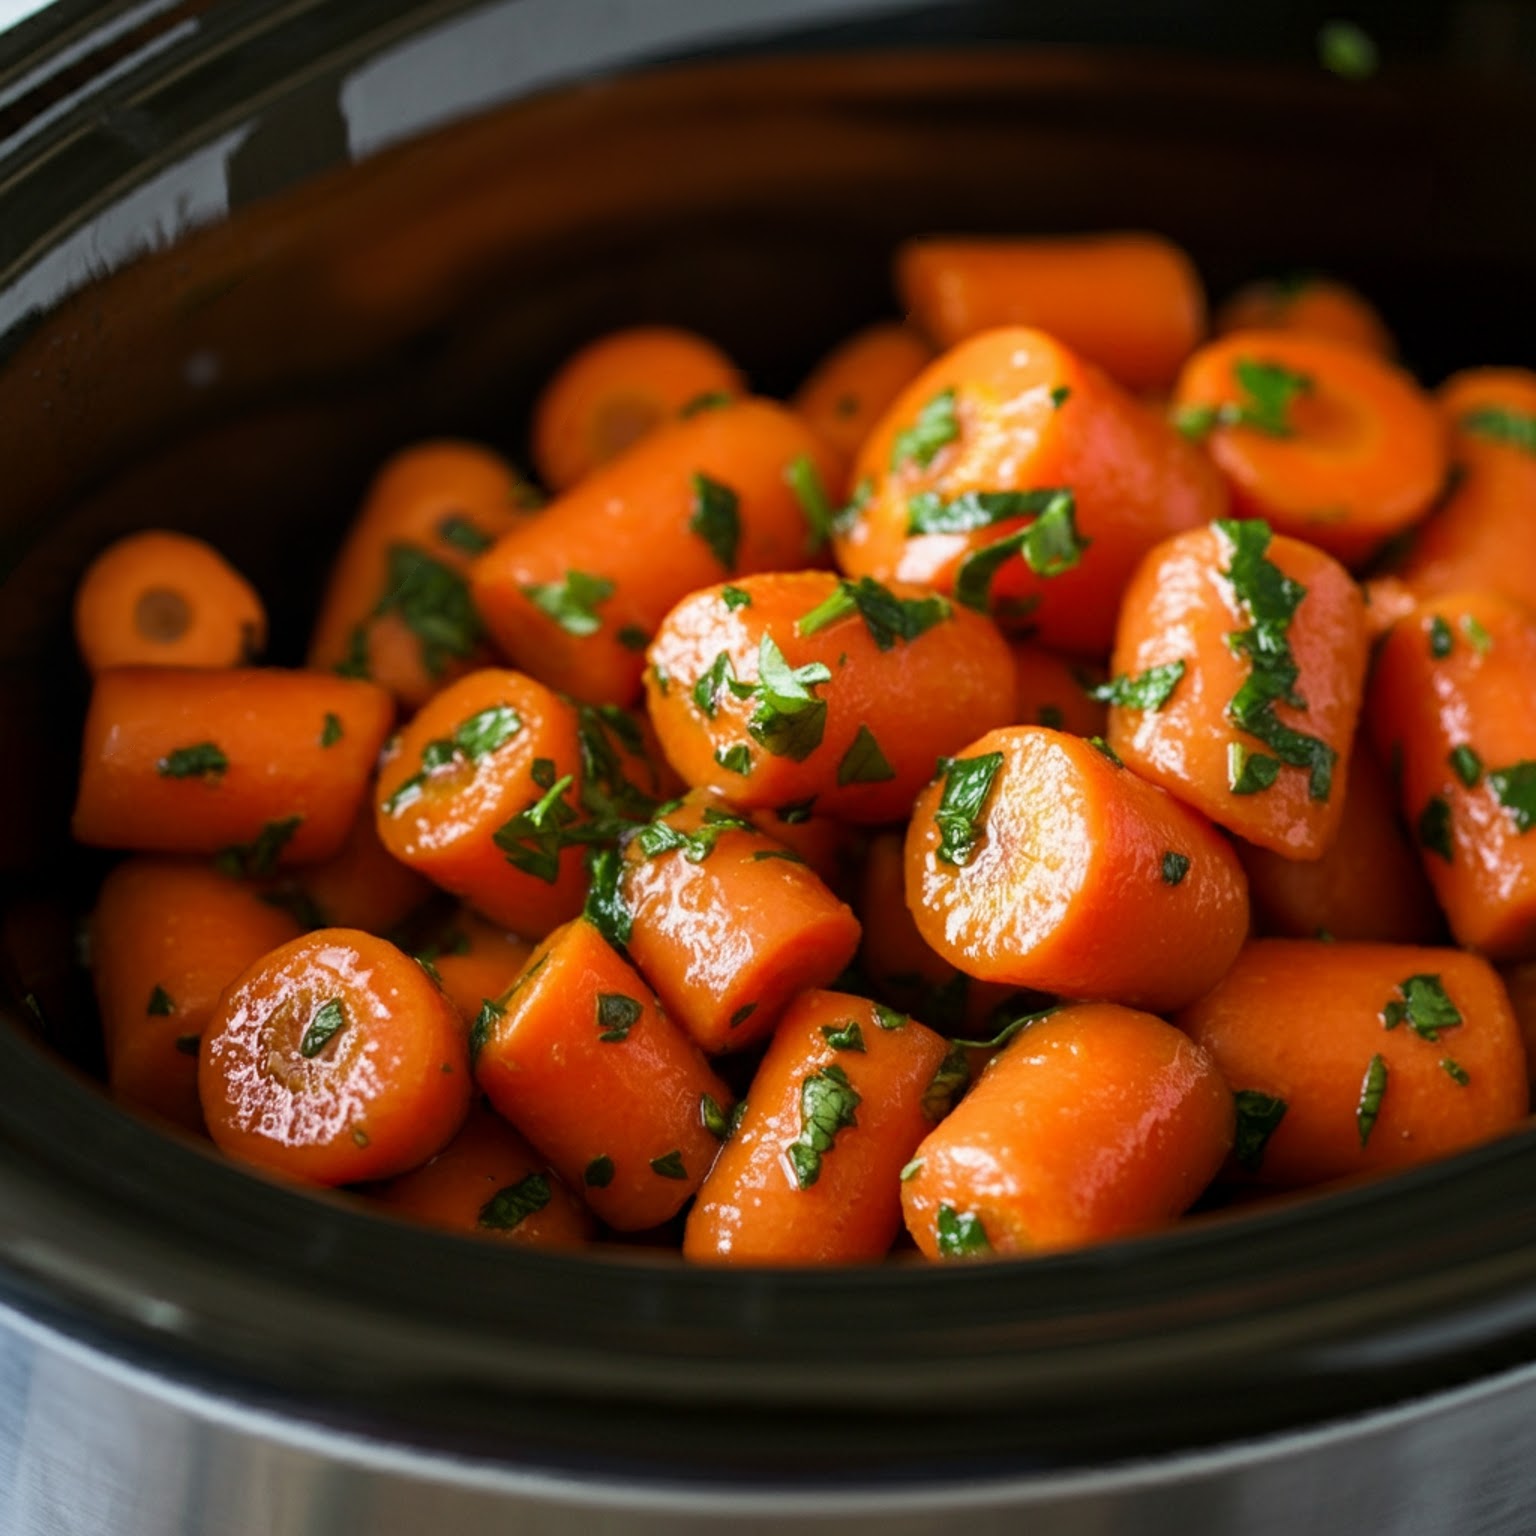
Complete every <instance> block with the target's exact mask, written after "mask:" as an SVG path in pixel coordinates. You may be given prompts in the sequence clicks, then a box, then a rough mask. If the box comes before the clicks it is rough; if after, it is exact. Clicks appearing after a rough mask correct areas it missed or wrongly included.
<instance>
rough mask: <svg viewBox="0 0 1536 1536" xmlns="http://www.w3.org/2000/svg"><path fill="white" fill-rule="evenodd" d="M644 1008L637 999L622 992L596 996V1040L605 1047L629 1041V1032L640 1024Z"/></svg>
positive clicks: (601, 993) (600, 993) (604, 993)
mask: <svg viewBox="0 0 1536 1536" xmlns="http://www.w3.org/2000/svg"><path fill="white" fill-rule="evenodd" d="M644 1012H645V1006H644V1004H642V1003H641V1002H640V1000H639V999H638V998H634V997H629V996H627V995H626V994H625V993H623V992H599V993H598V994H597V1029H598V1035H597V1038H598V1039H599V1040H601V1041H602V1042H603V1043H604V1044H605V1045H618V1044H620V1043H622V1042H623V1041H625V1040H627V1039H629V1032H630V1030H632V1029H633V1028H634V1027H635V1025H636V1024H638V1023H639V1022H640V1016H641V1015H642V1014H643V1013H644Z"/></svg>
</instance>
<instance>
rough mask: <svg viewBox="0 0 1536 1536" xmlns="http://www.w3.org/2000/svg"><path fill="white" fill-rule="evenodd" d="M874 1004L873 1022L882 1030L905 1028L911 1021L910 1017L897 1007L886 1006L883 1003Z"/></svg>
mask: <svg viewBox="0 0 1536 1536" xmlns="http://www.w3.org/2000/svg"><path fill="white" fill-rule="evenodd" d="M874 1006H875V1023H876V1024H878V1025H879V1026H880V1028H881V1029H883V1030H886V1031H890V1030H893V1029H905V1028H906V1027H907V1025H908V1024H910V1023H911V1022H912V1020H911V1018H910V1017H909V1016H908V1015H907V1014H905V1013H902V1012H901V1010H900V1009H898V1008H887V1007H886V1006H885V1004H884V1003H876V1004H875V1005H874Z"/></svg>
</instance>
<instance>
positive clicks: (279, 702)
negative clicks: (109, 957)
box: [74, 667, 394, 876]
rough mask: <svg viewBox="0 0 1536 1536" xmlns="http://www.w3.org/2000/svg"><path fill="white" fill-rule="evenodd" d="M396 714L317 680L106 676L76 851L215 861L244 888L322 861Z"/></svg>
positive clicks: (354, 686) (341, 837)
mask: <svg viewBox="0 0 1536 1536" xmlns="http://www.w3.org/2000/svg"><path fill="white" fill-rule="evenodd" d="M393 715H394V706H393V704H392V703H391V701H390V697H389V695H388V694H387V693H385V692H384V690H383V689H381V688H376V687H374V685H373V684H372V683H364V682H358V681H356V680H354V679H351V678H342V677H327V676H325V675H324V674H321V673H314V672H281V671H278V670H277V669H276V668H259V669H243V668H229V669H226V670H222V671H193V670H187V669H183V668H173V667H121V668H117V669H114V670H113V671H109V672H103V673H102V674H101V675H100V676H99V677H98V678H97V679H96V684H95V687H94V689H93V690H92V693H91V704H90V710H89V712H88V713H87V715H86V719H85V741H84V745H83V747H82V749H81V766H80V787H79V791H78V795H77V798H76V801H75V816H74V833H75V838H76V840H77V841H79V842H82V843H88V844H90V845H91V846H93V847H97V848H132V849H140V850H143V851H145V852H152V853H216V854H218V855H219V857H220V861H221V863H222V864H224V865H225V866H227V867H228V869H229V870H230V872H231V873H235V874H244V875H252V876H262V875H269V874H271V873H272V871H273V870H274V869H275V868H277V867H278V866H279V865H282V866H285V867H286V866H287V865H290V864H314V863H319V862H321V861H322V860H325V859H329V858H332V857H334V856H335V855H336V854H337V853H338V852H339V851H340V849H341V846H342V844H343V842H345V840H346V837H347V833H348V832H349V831H350V830H351V828H352V825H353V823H354V821H355V820H356V818H357V813H358V811H359V809H360V808H361V806H362V803H363V797H364V795H365V794H366V793H367V789H368V776H369V774H370V773H371V772H372V770H373V763H374V759H375V758H376V757H377V756H378V752H379V747H380V746H381V745H382V743H383V741H384V736H385V733H386V732H387V731H388V730H389V726H390V721H391V719H392V718H393Z"/></svg>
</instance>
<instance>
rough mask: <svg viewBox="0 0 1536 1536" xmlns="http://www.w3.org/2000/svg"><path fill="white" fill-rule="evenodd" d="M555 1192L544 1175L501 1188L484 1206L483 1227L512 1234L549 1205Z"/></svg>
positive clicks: (537, 1175)
mask: <svg viewBox="0 0 1536 1536" xmlns="http://www.w3.org/2000/svg"><path fill="white" fill-rule="evenodd" d="M551 1195H552V1192H551V1190H550V1187H549V1180H548V1179H546V1178H545V1177H544V1175H543V1174H542V1173H530V1174H529V1175H528V1176H527V1177H526V1178H522V1179H519V1180H518V1181H517V1183H516V1184H508V1185H507V1187H506V1188H505V1189H498V1190H497V1191H496V1193H495V1194H494V1195H492V1196H491V1198H490V1199H489V1200H487V1201H486V1202H485V1204H484V1205H482V1206H481V1207H480V1218H479V1221H480V1225H481V1226H482V1227H489V1228H490V1229H492V1230H493V1231H496V1232H510V1231H512V1230H513V1228H515V1227H518V1226H520V1225H521V1224H522V1223H523V1222H525V1221H526V1220H527V1219H528V1218H529V1217H530V1216H533V1215H536V1214H537V1213H538V1212H539V1211H542V1210H543V1209H544V1207H545V1206H546V1205H548V1204H549V1202H550V1199H551Z"/></svg>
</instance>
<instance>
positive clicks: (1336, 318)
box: [1215, 276, 1397, 361]
mask: <svg viewBox="0 0 1536 1536" xmlns="http://www.w3.org/2000/svg"><path fill="white" fill-rule="evenodd" d="M1215 329H1216V334H1217V335H1218V336H1226V335H1229V334H1230V333H1231V332H1233V331H1300V332H1302V333H1303V334H1304V335H1307V336H1322V337H1324V338H1326V339H1327V340H1329V341H1335V342H1338V343H1340V344H1341V345H1343V346H1350V347H1357V348H1359V350H1360V351H1362V352H1369V353H1372V354H1374V355H1375V356H1376V357H1381V358H1385V359H1387V360H1388V361H1390V360H1391V359H1392V358H1394V357H1395V356H1396V355H1397V344H1396V343H1395V342H1394V341H1393V340H1392V333H1391V331H1389V330H1388V329H1387V325H1386V322H1385V321H1384V320H1383V319H1382V318H1381V316H1380V315H1379V314H1378V313H1377V311H1376V308H1375V306H1374V305H1373V304H1372V303H1371V302H1370V300H1369V299H1367V298H1366V297H1365V295H1364V294H1362V293H1360V292H1359V291H1358V290H1357V289H1354V288H1351V287H1350V286H1349V284H1348V283H1341V282H1340V281H1339V280H1338V279H1337V278H1332V277H1315V276H1303V277H1300V278H1266V279H1264V280H1262V281H1260V282H1256V283H1249V284H1247V285H1246V286H1245V287H1242V288H1239V289H1238V290H1237V292H1236V293H1234V294H1233V295H1232V297H1231V298H1229V299H1228V300H1227V301H1226V302H1225V303H1224V304H1223V305H1222V306H1221V307H1220V308H1219V309H1218V310H1217V311H1216V326H1215Z"/></svg>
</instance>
